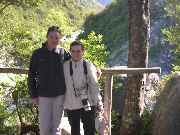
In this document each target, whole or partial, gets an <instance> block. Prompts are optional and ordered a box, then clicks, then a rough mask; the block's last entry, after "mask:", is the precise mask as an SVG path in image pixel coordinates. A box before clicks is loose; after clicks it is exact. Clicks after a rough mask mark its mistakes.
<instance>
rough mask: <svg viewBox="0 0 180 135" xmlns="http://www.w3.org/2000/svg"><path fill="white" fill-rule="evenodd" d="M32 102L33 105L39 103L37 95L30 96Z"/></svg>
mask: <svg viewBox="0 0 180 135" xmlns="http://www.w3.org/2000/svg"><path fill="white" fill-rule="evenodd" d="M32 103H33V104H34V105H38V104H39V98H38V97H36V98H32Z"/></svg>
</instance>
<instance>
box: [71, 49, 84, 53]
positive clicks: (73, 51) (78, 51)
mask: <svg viewBox="0 0 180 135" xmlns="http://www.w3.org/2000/svg"><path fill="white" fill-rule="evenodd" d="M71 52H72V53H81V52H82V51H81V50H76V51H75V50H71Z"/></svg>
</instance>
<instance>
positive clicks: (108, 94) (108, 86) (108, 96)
mask: <svg viewBox="0 0 180 135" xmlns="http://www.w3.org/2000/svg"><path fill="white" fill-rule="evenodd" d="M112 87H113V75H112V74H107V75H106V81H105V91H104V111H105V117H106V118H107V122H108V127H109V131H108V135H111V109H112Z"/></svg>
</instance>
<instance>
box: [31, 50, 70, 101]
mask: <svg viewBox="0 0 180 135" xmlns="http://www.w3.org/2000/svg"><path fill="white" fill-rule="evenodd" d="M70 58H71V56H70V54H69V53H68V52H66V51H65V50H64V49H62V48H61V49H60V48H56V49H54V50H52V51H49V50H48V49H47V48H46V47H42V48H40V49H37V50H35V51H34V52H33V54H32V57H31V61H30V68H29V74H28V86H29V93H30V96H31V97H32V98H34V97H38V96H41V97H56V96H59V95H63V94H64V93H65V89H66V85H65V79H64V72H63V63H64V61H66V60H69V59H70Z"/></svg>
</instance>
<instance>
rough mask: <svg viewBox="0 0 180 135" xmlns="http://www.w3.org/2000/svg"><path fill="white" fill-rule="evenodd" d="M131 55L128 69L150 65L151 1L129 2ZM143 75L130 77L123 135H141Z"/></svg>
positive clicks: (137, 0)
mask: <svg viewBox="0 0 180 135" xmlns="http://www.w3.org/2000/svg"><path fill="white" fill-rule="evenodd" d="M128 10H129V54H128V67H129V68H137V67H139V68H142V67H147V64H148V46H149V35H150V34H149V32H150V30H149V28H150V13H149V0H128ZM142 79H143V75H140V74H135V75H128V81H127V89H126V90H127V91H126V92H127V93H126V99H125V108H124V111H123V118H122V127H121V130H120V132H121V135H139V129H140V125H141V121H140V113H142V112H143V98H142V97H143V96H142V95H143V91H142V90H141V84H142Z"/></svg>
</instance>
